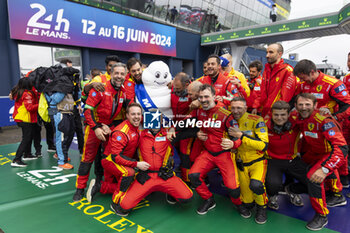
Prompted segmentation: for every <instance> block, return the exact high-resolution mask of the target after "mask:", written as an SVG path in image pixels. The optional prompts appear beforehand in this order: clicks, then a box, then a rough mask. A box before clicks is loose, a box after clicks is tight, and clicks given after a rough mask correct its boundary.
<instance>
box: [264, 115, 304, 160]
mask: <svg viewBox="0 0 350 233" xmlns="http://www.w3.org/2000/svg"><path fill="white" fill-rule="evenodd" d="M266 126H267V128H268V135H269V146H268V148H267V153H266V158H267V159H280V160H292V159H294V158H295V157H296V156H297V154H298V152H299V140H300V132H299V130H296V129H294V128H293V127H291V129H289V130H288V131H283V132H281V134H277V133H276V132H275V131H274V130H273V125H272V122H271V119H269V120H268V121H267V123H266Z"/></svg>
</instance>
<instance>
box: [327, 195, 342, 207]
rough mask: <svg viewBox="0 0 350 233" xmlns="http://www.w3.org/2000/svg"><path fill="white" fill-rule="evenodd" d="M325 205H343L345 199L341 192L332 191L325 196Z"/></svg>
mask: <svg viewBox="0 0 350 233" xmlns="http://www.w3.org/2000/svg"><path fill="white" fill-rule="evenodd" d="M326 202H327V207H336V206H344V205H346V203H347V201H346V199H345V197H344V196H343V194H342V193H332V194H330V195H329V196H327V198H326Z"/></svg>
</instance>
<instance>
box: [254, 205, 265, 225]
mask: <svg viewBox="0 0 350 233" xmlns="http://www.w3.org/2000/svg"><path fill="white" fill-rule="evenodd" d="M266 221H267V214H266V206H261V205H256V214H255V222H256V223H257V224H265V223H266Z"/></svg>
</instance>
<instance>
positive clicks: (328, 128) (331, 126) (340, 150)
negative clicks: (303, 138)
mask: <svg viewBox="0 0 350 233" xmlns="http://www.w3.org/2000/svg"><path fill="white" fill-rule="evenodd" d="M322 134H323V136H324V137H325V139H326V140H327V141H328V142H329V143H330V145H331V152H330V153H329V157H328V158H327V159H326V160H325V161H324V162H323V163H322V166H323V167H326V168H328V169H329V171H331V172H332V171H334V170H335V169H337V168H339V167H340V165H342V163H343V162H344V157H345V156H346V155H347V153H348V148H347V145H346V141H345V139H344V137H343V135H342V133H341V130H340V129H339V127H338V125H337V123H336V122H335V121H334V120H333V119H331V118H326V119H325V120H324V121H323V122H322Z"/></svg>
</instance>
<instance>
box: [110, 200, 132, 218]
mask: <svg viewBox="0 0 350 233" xmlns="http://www.w3.org/2000/svg"><path fill="white" fill-rule="evenodd" d="M111 209H112V210H113V211H114V212H115V213H116V214H117V215H118V216H121V217H126V216H128V215H129V212H128V211H126V210H124V209H123V208H122V207H120V205H118V204H115V203H114V202H112V203H111Z"/></svg>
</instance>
